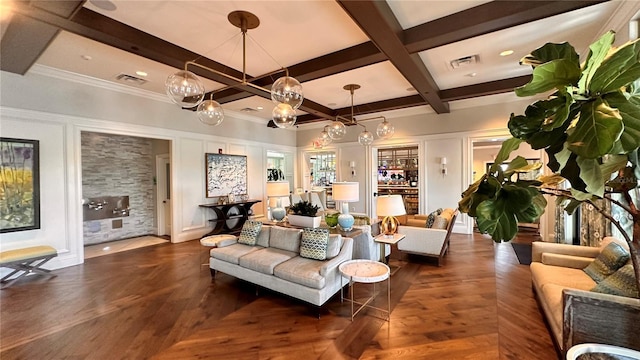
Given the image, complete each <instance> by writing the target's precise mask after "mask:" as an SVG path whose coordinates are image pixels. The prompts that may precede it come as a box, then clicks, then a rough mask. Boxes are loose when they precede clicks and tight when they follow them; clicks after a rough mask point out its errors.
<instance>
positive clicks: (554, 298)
mask: <svg viewBox="0 0 640 360" xmlns="http://www.w3.org/2000/svg"><path fill="white" fill-rule="evenodd" d="M563 289H565V288H564V287H563V286H559V285H555V284H546V285H545V286H544V287H543V288H542V290H541V291H540V293H539V294H538V296H540V298H542V300H543V301H541V305H542V307H543V308H544V312H545V315H546V317H547V320H548V322H549V327H551V330H552V335H553V336H555V337H556V341H557V342H558V343H559V344H562V313H563V308H562V306H563V305H562V297H563V295H562V290H563Z"/></svg>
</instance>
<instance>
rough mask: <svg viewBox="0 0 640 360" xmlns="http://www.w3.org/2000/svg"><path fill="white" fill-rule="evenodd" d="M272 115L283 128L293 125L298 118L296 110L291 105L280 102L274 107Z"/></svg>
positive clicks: (274, 120)
mask: <svg viewBox="0 0 640 360" xmlns="http://www.w3.org/2000/svg"><path fill="white" fill-rule="evenodd" d="M271 115H272V117H273V122H274V123H275V124H276V126H277V127H279V128H281V129H286V128H289V127H292V126H293V125H294V124H295V123H296V120H297V119H298V116H297V115H296V111H295V110H294V109H293V108H292V107H291V105H289V104H284V103H283V104H278V106H276V107H275V108H274V109H273V112H272V113H271Z"/></svg>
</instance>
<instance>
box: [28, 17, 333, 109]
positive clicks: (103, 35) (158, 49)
mask: <svg viewBox="0 0 640 360" xmlns="http://www.w3.org/2000/svg"><path fill="white" fill-rule="evenodd" d="M16 11H17V12H18V13H20V14H21V15H24V16H28V17H29V18H32V19H34V20H37V21H40V22H43V23H46V24H48V25H51V26H55V27H57V28H60V29H63V30H66V31H69V32H72V33H74V34H78V35H81V36H84V37H86V38H89V39H92V40H95V41H98V42H101V43H103V44H106V45H109V46H113V47H115V48H118V49H121V50H124V51H127V52H130V53H133V54H136V55H139V56H142V57H145V58H147V59H150V60H153V61H157V62H159V63H162V64H165V65H169V66H172V67H175V68H178V69H182V68H184V63H185V62H186V61H189V60H193V59H196V58H198V63H199V64H201V65H204V66H206V67H208V68H211V69H214V70H216V71H219V72H223V73H226V74H228V75H231V76H233V77H236V78H239V79H241V78H242V73H241V72H239V71H236V70H233V69H229V68H228V67H226V66H224V65H222V64H220V63H218V62H216V61H213V60H211V59H207V58H204V57H201V56H200V55H198V54H196V53H194V52H192V51H189V50H187V49H184V48H182V47H179V46H177V45H174V44H171V43H169V42H167V41H164V40H162V39H160V38H158V37H155V36H153V35H150V34H147V33H145V32H143V31H140V30H137V29H135V28H132V27H130V26H128V25H125V24H123V23H120V22H118V21H115V20H113V19H110V18H108V17H106V16H103V15H101V14H98V13H96V12H94V11H91V10H89V9H86V8H80V9H79V11H77V13H75V15H74V16H73V17H72V19H71V20H69V19H66V18H64V17H61V16H59V15H56V14H53V13H50V12H46V11H43V10H41V9H37V8H34V7H29V6H17V7H16ZM189 70H190V71H193V72H194V73H196V74H198V75H200V76H202V77H205V78H208V79H211V80H213V81H216V82H218V83H221V84H225V85H237V83H235V82H234V81H233V80H231V79H228V78H226V77H224V76H220V75H218V74H216V73H214V72H211V71H207V70H205V69H201V68H198V67H192V68H189ZM237 88H238V89H240V90H242V91H243V92H245V93H249V94H251V95H257V96H260V97H263V98H267V99H270V98H271V94H270V92H269V91H265V90H261V89H257V88H255V87H252V86H248V85H238V86H237ZM300 109H301V110H303V111H305V112H308V113H311V114H314V115H316V116H319V117H324V118H331V117H332V115H331V109H329V108H327V107H325V106H323V105H320V104H318V103H315V102H313V101H310V100H306V99H305V101H304V102H303V104H302V106H301V107H300Z"/></svg>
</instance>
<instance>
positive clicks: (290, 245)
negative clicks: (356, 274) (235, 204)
mask: <svg viewBox="0 0 640 360" xmlns="http://www.w3.org/2000/svg"><path fill="white" fill-rule="evenodd" d="M301 236H302V230H300V229H291V228H284V227H279V226H269V225H262V228H261V229H260V233H259V235H258V238H257V241H256V244H255V245H253V246H250V245H245V244H241V243H238V242H237V241H236V240H235V239H234V240H232V241H225V242H222V243H220V244H218V247H216V248H213V249H211V251H210V255H211V258H210V260H209V267H210V268H211V275H212V276H213V277H214V279H215V274H216V271H220V272H223V273H225V274H228V275H231V276H234V277H237V278H239V279H242V280H245V281H248V282H251V283H254V284H256V285H260V286H262V287H265V288H268V289H271V290H273V291H277V292H279V293H282V294H286V295H289V296H292V297H294V298H297V299H300V300H303V301H306V302H308V303H311V304H313V305H317V306H321V305H322V304H324V303H325V302H326V301H327V300H329V299H330V298H331V297H332V296H333V295H334V294H336V293H337V292H338V291H340V288H341V287H342V277H341V276H340V272H339V271H338V266H339V265H340V264H341V263H343V262H345V261H347V260H351V258H352V257H353V253H352V252H353V239H351V238H348V237H342V236H340V235H339V234H337V235H331V236H330V238H329V246H328V249H327V258H328V259H327V260H314V259H309V258H305V257H302V256H300V242H301ZM345 284H346V283H345Z"/></svg>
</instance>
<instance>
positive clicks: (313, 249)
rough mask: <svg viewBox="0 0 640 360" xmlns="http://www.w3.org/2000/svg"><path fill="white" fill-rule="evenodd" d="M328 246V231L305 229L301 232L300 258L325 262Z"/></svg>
mask: <svg viewBox="0 0 640 360" xmlns="http://www.w3.org/2000/svg"><path fill="white" fill-rule="evenodd" d="M328 244H329V230H328V229H322V228H313V229H312V228H305V229H303V230H302V240H301V241H300V256H302V257H305V258H308V259H315V260H325V259H326V258H327V247H328Z"/></svg>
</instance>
